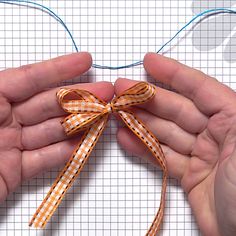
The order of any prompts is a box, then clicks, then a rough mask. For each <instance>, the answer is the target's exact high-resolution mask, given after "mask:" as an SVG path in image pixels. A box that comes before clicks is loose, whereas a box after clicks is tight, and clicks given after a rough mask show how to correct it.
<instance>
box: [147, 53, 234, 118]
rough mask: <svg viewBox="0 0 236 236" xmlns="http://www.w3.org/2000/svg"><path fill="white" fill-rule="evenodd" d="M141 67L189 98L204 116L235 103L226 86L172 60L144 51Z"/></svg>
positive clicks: (230, 91) (231, 92)
mask: <svg viewBox="0 0 236 236" xmlns="http://www.w3.org/2000/svg"><path fill="white" fill-rule="evenodd" d="M144 67H145V69H146V71H147V73H148V74H150V75H151V76H152V77H153V78H155V79H156V80H158V81H160V82H162V83H164V84H167V85H169V86H171V87H172V88H173V89H175V90H177V91H178V92H179V93H181V94H183V95H184V96H186V97H188V98H190V99H191V100H192V101H193V102H194V103H195V105H196V106H197V107H198V109H199V110H200V111H202V112H203V113H205V114H207V115H213V114H214V113H217V112H219V111H220V110H222V109H223V108H224V107H225V105H227V104H228V103H233V102H234V103H235V100H236V99H235V94H234V91H233V90H231V89H230V88H229V87H227V86H225V85H223V84H221V83H220V82H218V81H217V80H215V79H213V78H212V77H210V76H207V75H205V74H204V73H202V72H200V71H198V70H195V69H192V68H190V67H188V66H185V65H182V64H181V63H179V62H177V61H175V60H173V59H170V58H166V57H163V56H161V55H158V54H156V53H148V54H147V55H146V56H145V58H144Z"/></svg>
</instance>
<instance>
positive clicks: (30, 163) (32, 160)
mask: <svg viewBox="0 0 236 236" xmlns="http://www.w3.org/2000/svg"><path fill="white" fill-rule="evenodd" d="M80 138H81V137H78V136H77V137H75V138H74V139H69V140H66V141H63V142H60V143H56V144H52V145H50V146H47V147H44V148H41V149H36V150H33V151H24V152H23V154H22V179H23V180H26V179H30V178H32V177H34V176H36V175H38V174H40V173H41V172H44V171H47V170H50V169H52V168H54V167H59V166H62V165H64V164H65V163H66V161H68V160H69V158H70V156H71V154H72V152H73V150H74V149H75V147H76V145H77V144H78V142H79V140H80Z"/></svg>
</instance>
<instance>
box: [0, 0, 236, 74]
mask: <svg viewBox="0 0 236 236" xmlns="http://www.w3.org/2000/svg"><path fill="white" fill-rule="evenodd" d="M0 3H6V4H16V5H26V6H30V5H31V6H33V7H35V8H36V9H39V10H41V11H44V12H46V13H47V14H49V15H50V16H52V17H53V18H54V19H55V20H57V21H58V22H59V23H60V24H61V25H62V26H63V27H64V29H65V31H66V32H67V33H68V35H69V37H70V39H71V41H72V45H73V46H74V48H75V50H76V52H79V49H78V46H77V44H76V42H75V40H74V37H73V35H72V32H71V31H70V30H69V29H68V27H67V25H66V23H65V22H64V21H63V20H62V19H61V17H60V16H59V15H58V14H56V13H55V12H54V11H53V10H51V9H50V8H49V7H46V6H44V5H42V4H39V3H36V2H33V1H30V0H0ZM213 13H220V14H222V13H229V14H236V10H233V9H230V8H213V9H208V10H205V11H203V12H201V13H199V14H197V15H195V16H194V17H193V18H192V19H191V20H190V21H189V22H188V23H186V24H185V25H184V26H183V27H182V28H181V29H180V30H179V31H177V32H176V34H175V35H174V36H173V37H171V38H170V39H169V40H168V41H167V42H166V43H164V44H163V45H162V46H161V47H160V49H159V50H158V51H157V53H160V52H161V51H162V50H163V49H164V48H165V47H166V46H167V45H169V44H170V43H171V42H172V41H173V40H174V39H175V38H176V37H177V36H178V35H179V34H180V33H181V32H182V31H184V30H185V29H186V28H187V27H188V26H189V25H190V24H191V23H193V22H194V21H195V20H197V19H198V18H200V17H202V16H207V15H210V14H213ZM142 64H143V61H137V62H134V63H132V64H128V65H123V66H105V65H98V64H93V65H92V66H93V67H94V68H98V69H109V70H119V69H125V68H131V67H135V66H139V65H142Z"/></svg>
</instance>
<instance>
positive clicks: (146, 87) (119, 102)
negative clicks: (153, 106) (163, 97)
mask: <svg viewBox="0 0 236 236" xmlns="http://www.w3.org/2000/svg"><path fill="white" fill-rule="evenodd" d="M155 92H156V88H155V87H154V86H153V85H151V84H149V83H146V82H140V83H137V84H136V85H134V86H133V87H131V88H129V89H127V90H125V91H124V92H123V93H122V94H121V95H119V96H117V97H116V98H114V99H113V101H112V103H113V106H114V109H115V110H121V109H124V108H128V107H130V106H134V105H138V104H142V103H145V102H147V101H149V100H150V99H151V98H152V97H153V96H154V95H155Z"/></svg>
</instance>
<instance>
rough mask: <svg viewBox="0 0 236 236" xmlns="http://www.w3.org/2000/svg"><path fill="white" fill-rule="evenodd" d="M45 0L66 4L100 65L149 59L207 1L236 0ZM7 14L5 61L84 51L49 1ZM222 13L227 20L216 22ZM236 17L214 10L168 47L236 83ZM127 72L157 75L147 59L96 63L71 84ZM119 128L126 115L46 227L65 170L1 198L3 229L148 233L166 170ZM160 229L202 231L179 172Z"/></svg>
mask: <svg viewBox="0 0 236 236" xmlns="http://www.w3.org/2000/svg"><path fill="white" fill-rule="evenodd" d="M37 2H39V3H43V4H44V5H47V6H50V7H51V8H52V9H54V10H55V11H56V12H58V13H59V15H60V16H61V17H62V19H64V20H65V22H66V24H67V25H68V27H69V29H71V30H72V32H73V35H74V36H75V40H76V42H77V44H78V45H79V48H80V49H81V50H82V51H89V52H91V53H92V55H93V59H94V61H95V62H96V63H97V64H103V65H113V66H116V65H124V64H128V63H131V62H133V61H137V60H140V59H142V58H143V56H144V54H145V53H146V52H147V51H156V50H157V49H158V48H159V47H160V46H161V45H162V44H163V43H164V42H166V41H167V40H168V39H169V38H170V37H171V36H173V34H174V33H176V30H177V28H178V29H179V28H180V27H181V26H183V25H184V24H185V23H186V22H187V21H188V20H190V19H191V18H192V16H193V14H195V13H198V12H200V11H201V10H203V9H205V8H206V7H211V8H212V7H216V6H221V7H231V6H233V5H234V4H236V1H233V0H232V1H224V0H221V1H220V0H217V1H209V2H210V3H209V2H208V1H201V0H196V1H194V3H192V1H190V0H189V1H187V0H185V1H181V0H179V1H174V0H156V1H145V0H135V1H134V0H130V1H129V0H126V1H122V0H117V1H114V0H103V1H95V0H76V1H69V0H66V1H62V0H58V1H56V0H50V1H46V0H45V1H37ZM0 19H1V20H0V45H1V47H0V69H5V68H10V67H16V66H20V65H24V64H28V63H33V62H37V61H42V60H45V59H49V58H53V57H56V56H59V55H63V54H68V53H70V52H72V51H74V49H73V47H72V45H71V41H70V39H69V37H68V35H67V34H66V33H65V31H64V29H63V28H62V26H61V25H59V24H58V23H57V22H56V21H55V20H54V19H53V18H51V17H49V16H48V15H47V14H45V13H43V12H41V11H39V10H36V9H34V8H26V7H22V6H21V7H19V6H13V5H5V4H2V3H0ZM219 22H220V23H221V24H222V27H221V28H220V29H218V28H217V27H215V25H216V23H217V24H219ZM229 23H230V24H231V25H232V27H231V28H230V30H228V31H227V27H224V24H227V25H228V24H229ZM235 24H236V16H230V17H219V16H217V17H213V18H211V19H209V20H207V21H206V22H205V23H204V25H203V26H200V25H198V26H196V27H195V31H194V33H193V34H192V33H191V32H190V33H189V34H187V35H185V33H183V34H181V36H185V37H183V38H182V39H181V40H180V41H179V42H178V44H177V45H176V43H177V41H178V40H176V41H174V43H173V44H172V45H173V47H172V48H171V50H167V52H166V53H165V55H166V56H169V57H172V58H175V59H177V60H179V61H181V62H183V63H185V64H187V65H189V66H192V67H195V68H199V69H201V70H203V71H204V72H205V73H208V74H210V75H212V76H215V77H216V78H217V79H219V80H220V81H221V82H224V83H225V84H226V85H228V86H230V87H232V88H233V89H235V90H236V80H235V78H236V76H235V75H236V69H235V68H234V63H233V62H234V60H235V58H236V57H235V54H236V53H235V52H236V50H234V49H235V48H234V47H233V45H234V44H233V42H234V40H233V39H234V37H233V36H234V25H235ZM204 27H205V28H204ZM206 29H207V37H206V33H205V32H204V30H206ZM217 30H219V32H221V33H218V31H217ZM193 35H194V37H195V38H194V39H192V36H193ZM216 38H217V40H218V41H217V40H215V39H216ZM214 40H215V41H217V42H220V43H219V46H215V47H214V45H212V43H213V44H214ZM215 43H216V42H215ZM167 49H168V48H167ZM234 51H235V52H234ZM118 77H126V78H129V79H135V80H148V81H151V82H153V80H152V79H151V78H149V77H147V76H146V74H145V72H144V70H143V68H142V66H140V67H135V68H130V69H124V70H119V71H110V70H98V69H96V70H95V69H91V70H90V71H89V72H88V73H87V74H86V75H84V76H83V77H81V78H76V79H73V80H71V81H70V82H67V84H68V83H70V84H71V83H74V82H88V81H90V82H93V81H95V80H96V81H103V80H104V81H112V82H114V81H115V80H116V79H117V78H118ZM116 129H117V123H116V121H114V119H112V120H111V122H110V123H109V124H108V127H107V129H106V130H105V132H104V134H103V136H102V137H101V139H100V141H99V143H98V145H97V146H96V148H95V150H96V151H94V152H93V154H92V155H91V156H90V158H89V161H88V163H87V164H86V166H85V168H84V170H83V171H82V173H81V174H80V177H79V178H78V179H77V180H76V181H75V184H74V185H73V187H72V189H71V190H70V191H69V192H68V193H67V194H66V197H65V199H64V200H63V202H62V204H61V205H60V207H59V209H58V210H57V212H56V213H55V215H54V216H53V217H52V219H51V221H50V222H49V224H48V226H47V228H46V229H45V230H35V229H29V227H28V221H29V219H30V218H31V216H32V215H33V213H34V212H35V210H36V208H37V206H39V204H40V203H41V201H42V199H43V197H44V196H45V195H46V193H47V191H48V190H49V188H50V185H51V184H52V182H53V181H54V179H55V178H56V176H57V174H58V171H59V169H54V170H52V171H50V172H46V173H44V174H42V175H40V176H38V177H37V178H34V179H33V180H30V181H28V182H25V183H23V184H22V186H21V187H20V188H18V189H17V191H16V192H15V193H14V194H11V195H10V196H9V197H8V199H7V200H6V202H5V203H4V204H3V205H1V206H0V217H1V220H0V235H1V236H2V235H6V236H12V235H17V236H20V235H24V236H25V235H29V236H31V235H39V236H43V235H45V236H47V235H53V236H57V235H59V236H62V235H76V236H79V235H83V236H86V235H144V234H145V233H146V230H147V229H148V227H149V226H150V224H151V222H152V220H153V217H154V214H155V213H156V211H157V207H158V206H159V199H160V191H161V176H162V175H161V172H160V171H158V170H157V169H156V168H154V167H152V166H151V165H150V164H147V163H146V162H145V161H142V160H140V159H138V158H136V157H133V156H130V155H128V154H127V153H125V152H124V151H123V150H122V149H120V147H119V145H118V144H117V141H116ZM160 235H161V236H169V235H171V236H172V235H176V236H178V235H181V236H184V235H187V236H197V235H200V233H199V231H198V227H197V226H196V224H195V221H194V217H193V216H192V213H191V210H190V208H189V205H188V203H187V201H186V198H185V195H184V193H183V192H182V190H181V188H180V187H179V183H178V182H177V181H176V180H174V179H170V180H169V186H168V193H167V202H166V211H165V218H164V224H163V226H162V231H161V233H160Z"/></svg>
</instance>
